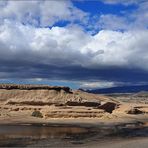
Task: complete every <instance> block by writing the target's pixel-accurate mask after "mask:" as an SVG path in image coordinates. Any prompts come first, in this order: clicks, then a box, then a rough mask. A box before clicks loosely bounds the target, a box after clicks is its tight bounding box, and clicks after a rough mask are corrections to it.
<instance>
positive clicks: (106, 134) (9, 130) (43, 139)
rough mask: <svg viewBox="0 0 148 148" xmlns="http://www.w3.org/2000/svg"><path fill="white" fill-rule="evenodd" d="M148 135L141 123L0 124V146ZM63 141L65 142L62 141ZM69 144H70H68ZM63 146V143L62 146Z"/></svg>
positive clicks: (73, 142) (79, 141)
mask: <svg viewBox="0 0 148 148" xmlns="http://www.w3.org/2000/svg"><path fill="white" fill-rule="evenodd" d="M136 136H137V137H142V136H145V137H147V136H148V128H144V127H142V126H141V125H139V126H138V125H122V126H110V127H109V126H101V127H100V126H98V127H89V128H86V127H77V126H66V125H65V126H35V125H0V147H4V146H13V147H16V146H29V145H35V146H41V147H42V146H45V145H46V146H51V147H54V146H55V147H60V146H61V145H62V144H63V145H64V144H66V145H67V143H70V144H73V145H75V144H84V143H85V144H86V143H88V142H90V141H91V142H92V141H97V142H99V140H100V139H101V140H102V139H105V140H107V139H111V138H115V137H116V138H117V137H118V138H119V137H120V138H122V137H124V138H126V137H136ZM64 142H65V143H64ZM69 146H70V145H69ZM63 147H65V145H64V146H63Z"/></svg>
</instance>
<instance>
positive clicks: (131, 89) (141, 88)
mask: <svg viewBox="0 0 148 148" xmlns="http://www.w3.org/2000/svg"><path fill="white" fill-rule="evenodd" d="M140 91H148V85H137V86H120V87H111V88H102V89H93V90H87V92H90V93H95V94H108V93H137V92H140Z"/></svg>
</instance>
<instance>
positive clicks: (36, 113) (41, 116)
mask: <svg viewBox="0 0 148 148" xmlns="http://www.w3.org/2000/svg"><path fill="white" fill-rule="evenodd" d="M32 116H33V117H38V118H43V115H42V113H41V112H40V111H36V110H35V111H33V113H32Z"/></svg>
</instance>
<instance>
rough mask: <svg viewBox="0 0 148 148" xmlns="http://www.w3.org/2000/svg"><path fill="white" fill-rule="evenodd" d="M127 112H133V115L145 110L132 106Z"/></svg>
mask: <svg viewBox="0 0 148 148" xmlns="http://www.w3.org/2000/svg"><path fill="white" fill-rule="evenodd" d="M127 114H133V115H137V114H143V111H141V110H139V109H137V108H132V109H131V110H128V111H127Z"/></svg>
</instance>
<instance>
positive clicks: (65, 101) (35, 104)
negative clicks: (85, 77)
mask: <svg viewBox="0 0 148 148" xmlns="http://www.w3.org/2000/svg"><path fill="white" fill-rule="evenodd" d="M105 102H112V103H113V101H111V100H110V99H108V98H107V97H105V96H101V95H95V94H90V93H86V92H83V91H80V90H77V91H73V90H71V89H70V88H69V87H58V86H45V85H15V84H1V85H0V104H1V108H0V109H1V114H2V115H3V114H11V113H17V112H18V113H25V112H28V113H29V114H30V115H31V114H32V112H33V111H40V112H41V113H42V114H43V117H45V118H60V117H61V118H78V117H101V116H103V114H104V113H109V112H108V109H106V108H101V105H102V103H105ZM115 105H116V104H115Z"/></svg>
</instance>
